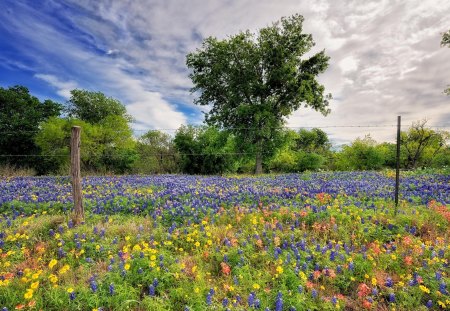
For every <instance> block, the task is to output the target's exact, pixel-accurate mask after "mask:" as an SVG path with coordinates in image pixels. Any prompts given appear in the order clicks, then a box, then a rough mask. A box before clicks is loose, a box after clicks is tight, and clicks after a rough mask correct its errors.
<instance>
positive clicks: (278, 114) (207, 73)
mask: <svg viewBox="0 0 450 311" xmlns="http://www.w3.org/2000/svg"><path fill="white" fill-rule="evenodd" d="M303 20H304V19H303V17H302V16H300V15H294V16H291V17H287V18H282V19H281V21H280V22H276V23H274V24H273V25H272V26H268V27H265V28H262V29H260V30H259V32H258V33H257V34H252V33H250V32H249V31H246V32H241V33H239V34H237V35H234V36H230V37H229V38H227V39H224V40H218V39H216V38H214V37H209V38H207V39H206V40H205V41H204V42H203V45H202V48H201V49H197V50H196V51H195V52H193V53H190V54H188V55H187V66H188V68H190V69H191V70H192V72H191V74H190V78H191V80H192V82H193V84H194V87H193V88H192V89H191V91H192V92H194V93H198V95H199V96H198V98H197V99H196V100H195V103H196V104H198V105H211V109H210V110H209V112H207V113H206V119H205V121H206V122H207V124H209V125H214V126H217V127H219V128H224V129H228V130H229V131H230V132H232V133H233V134H234V135H235V137H236V139H237V143H238V145H239V146H245V147H246V150H247V151H250V152H253V153H254V154H255V155H256V161H255V163H256V164H255V165H256V168H255V172H256V173H257V174H259V173H261V172H262V162H263V156H266V157H269V156H270V155H271V154H273V152H274V148H273V145H272V144H273V141H274V140H275V138H276V135H277V132H278V131H279V129H280V128H281V127H282V125H283V124H284V122H285V118H286V117H287V116H289V115H290V114H291V113H292V112H294V111H295V110H297V109H298V108H300V107H301V106H302V105H303V106H305V107H311V108H313V109H315V110H317V111H320V112H322V113H323V114H324V115H326V114H327V113H328V112H329V109H328V100H329V99H330V98H331V95H324V86H322V85H321V84H320V83H319V82H318V81H317V80H316V77H317V75H318V74H320V73H322V72H324V71H325V70H326V68H327V67H328V59H329V57H328V56H326V55H325V52H324V51H321V52H319V53H316V54H314V55H312V56H310V57H307V56H305V54H306V53H308V52H309V51H310V50H311V48H312V47H313V45H314V41H313V39H312V36H311V35H310V34H304V33H303V32H302V30H303Z"/></svg>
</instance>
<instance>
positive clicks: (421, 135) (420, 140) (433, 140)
mask: <svg viewBox="0 0 450 311" xmlns="http://www.w3.org/2000/svg"><path fill="white" fill-rule="evenodd" d="M426 123H427V121H426V120H423V121H417V122H414V123H413V124H412V125H411V127H410V128H409V129H408V131H407V132H401V138H400V139H401V144H402V147H403V148H404V149H403V150H404V152H405V153H406V167H407V168H409V169H412V168H417V167H418V166H428V165H430V164H432V162H433V160H434V158H435V157H436V156H437V155H439V154H440V153H441V154H442V151H443V150H445V148H446V147H447V146H448V140H449V138H450V136H449V133H448V132H445V131H435V130H432V129H431V128H427V127H426Z"/></svg>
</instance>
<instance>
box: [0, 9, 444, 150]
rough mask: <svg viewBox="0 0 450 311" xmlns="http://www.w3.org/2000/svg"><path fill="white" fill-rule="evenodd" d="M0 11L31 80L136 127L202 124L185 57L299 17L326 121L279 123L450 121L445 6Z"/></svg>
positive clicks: (307, 116)
mask: <svg viewBox="0 0 450 311" xmlns="http://www.w3.org/2000/svg"><path fill="white" fill-rule="evenodd" d="M2 6H3V7H2ZM6 7H7V9H6ZM0 8H1V9H4V10H3V13H0V14H2V16H1V17H2V18H1V19H0V29H7V32H8V33H9V34H10V35H11V36H12V37H14V38H15V40H17V41H16V42H15V44H14V46H15V47H14V48H15V49H17V50H18V51H19V52H20V54H21V55H22V58H23V59H26V60H27V64H26V66H27V68H32V70H33V71H34V74H35V76H36V77H37V78H40V79H42V80H43V81H47V82H48V83H49V85H51V86H52V87H54V88H55V90H56V92H57V93H58V94H59V95H61V96H62V97H67V94H68V93H67V92H68V90H69V89H70V88H71V87H73V86H76V87H80V88H87V89H92V90H99V91H102V92H105V93H107V94H108V95H111V96H114V97H117V98H119V99H120V100H122V101H123V102H124V103H125V104H126V105H127V109H128V110H129V112H130V113H131V114H132V115H133V116H134V117H135V119H136V120H137V121H138V122H137V123H136V124H135V125H134V126H135V127H136V128H139V129H145V128H176V127H178V126H179V125H180V124H182V123H187V122H199V121H200V120H201V118H202V115H201V112H200V111H201V110H202V109H203V107H202V109H201V108H199V107H196V106H194V105H193V104H192V102H193V95H191V94H190V93H189V89H190V87H191V82H190V80H189V78H188V73H189V72H188V70H187V68H186V66H185V56H186V54H187V53H188V52H191V51H194V50H195V49H196V48H199V47H200V46H201V41H202V40H203V39H204V38H205V37H207V36H210V35H212V36H217V37H219V38H225V37H226V36H227V35H230V34H234V33H237V32H239V31H241V30H246V29H250V30H251V31H256V30H257V29H259V28H261V27H264V26H266V25H269V24H271V23H272V22H274V21H276V20H278V19H279V18H281V17H282V16H287V15H291V14H294V13H300V14H302V15H304V17H305V24H304V31H305V32H308V33H312V34H313V37H314V39H315V41H316V46H315V47H314V51H319V50H322V49H324V48H325V49H326V53H327V54H328V55H330V56H331V60H330V67H329V69H328V70H327V72H326V73H324V74H323V75H321V76H320V81H321V82H322V83H323V84H324V85H325V87H326V89H327V91H328V92H331V93H332V94H333V95H334V98H335V100H333V101H332V103H331V108H332V113H331V114H330V115H329V116H328V117H323V116H321V115H320V114H319V113H316V112H314V111H310V110H305V109H303V110H302V109H301V110H299V111H298V112H296V113H294V114H293V116H291V117H290V118H289V120H288V125H290V126H311V125H318V126H330V125H359V124H361V125H375V124H392V123H395V120H396V116H397V115H398V114H402V115H403V117H404V120H405V123H410V122H412V121H414V120H418V119H421V118H423V117H428V119H429V120H430V122H429V123H430V124H432V125H433V124H443V123H444V124H448V123H450V109H449V104H450V97H446V96H445V95H444V94H442V90H443V89H444V88H445V87H446V85H447V84H448V83H450V78H449V75H448V72H450V62H449V61H448V59H449V53H450V49H447V48H441V47H440V46H439V42H440V35H441V33H442V32H444V31H446V30H448V29H447V28H448V27H449V25H448V22H447V20H448V16H449V15H450V2H449V3H447V2H445V1H444V2H441V3H440V4H439V5H436V2H435V1H433V0H425V1H420V0H412V1H389V0H380V1H364V2H357V1H356V2H355V1H350V0H348V1H347V0H345V1H340V2H336V1H331V0H329V1H325V0H321V1H316V0H308V1H301V2H300V1H297V0H285V1H283V2H282V3H281V2H276V1H270V0H247V1H238V0H226V1H219V0H212V1H203V0H188V1H176V0H166V1H156V0H145V1H144V0H140V1H137V0H133V1H131V0H123V1H89V0H77V1H71V0H67V1H47V2H45V3H44V4H43V5H42V6H36V5H32V2H30V3H29V4H23V3H22V2H20V3H18V2H11V5H6V4H0ZM8 10H9V11H8ZM6 11H8V12H9V13H6ZM0 57H1V58H5V57H7V58H8V57H9V56H5V55H2V52H0ZM30 60H33V62H32V65H30ZM9 64H10V66H16V67H18V66H20V62H19V61H14V63H13V62H9ZM24 66H25V64H24ZM327 131H328V132H329V134H330V135H331V136H332V137H333V138H334V139H335V140H336V141H342V142H345V141H349V140H351V139H354V138H356V137H357V136H364V135H365V134H367V133H369V132H371V133H372V135H373V136H374V137H375V138H376V139H379V140H392V139H393V137H394V134H393V131H392V129H390V128H384V129H383V128H380V129H377V130H375V129H373V128H372V129H371V128H368V129H364V128H348V129H345V128H329V129H328V130H327Z"/></svg>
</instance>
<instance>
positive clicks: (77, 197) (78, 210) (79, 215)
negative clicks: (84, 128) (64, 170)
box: [70, 126, 84, 225]
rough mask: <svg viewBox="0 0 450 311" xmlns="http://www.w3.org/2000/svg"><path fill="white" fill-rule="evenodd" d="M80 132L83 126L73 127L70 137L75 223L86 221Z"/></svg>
mask: <svg viewBox="0 0 450 311" xmlns="http://www.w3.org/2000/svg"><path fill="white" fill-rule="evenodd" d="M80 134H81V127H79V126H73V127H72V136H71V139H70V173H71V175H72V196H73V204H74V211H75V219H74V222H75V225H79V224H80V223H81V222H82V221H84V208H83V195H82V192H81V169H80Z"/></svg>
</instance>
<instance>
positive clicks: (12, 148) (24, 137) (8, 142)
mask: <svg viewBox="0 0 450 311" xmlns="http://www.w3.org/2000/svg"><path fill="white" fill-rule="evenodd" d="M60 110H61V105H59V104H58V103H55V102H53V101H51V100H45V101H43V102H40V101H39V99H37V98H36V97H34V96H32V95H31V94H30V93H29V91H28V89H27V88H26V87H23V86H14V87H10V88H8V89H4V88H1V87H0V150H1V152H0V153H1V154H7V155H15V156H14V157H0V164H9V165H13V166H20V167H29V168H35V169H36V170H37V171H38V172H42V171H43V170H45V167H43V165H42V162H41V160H42V159H41V158H39V157H35V156H29V157H27V155H37V154H39V153H40V150H39V148H38V146H36V144H35V143H34V136H35V135H36V133H37V132H38V130H39V123H40V122H42V121H45V120H46V119H47V118H49V117H52V116H58V115H59V113H60ZM22 155H23V156H22Z"/></svg>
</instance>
